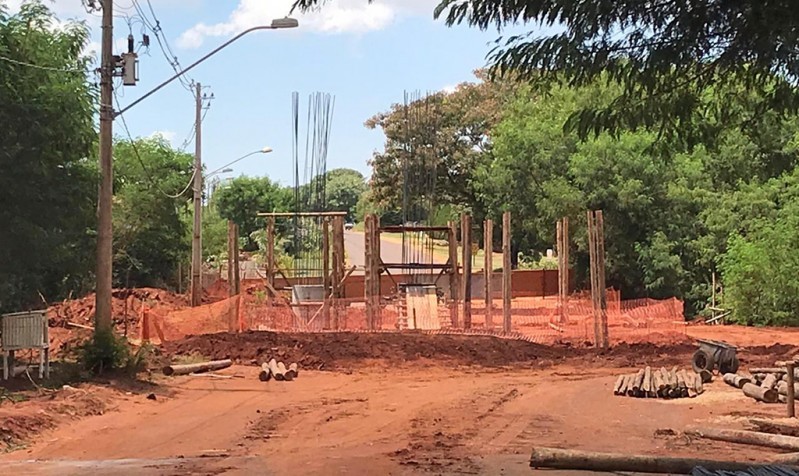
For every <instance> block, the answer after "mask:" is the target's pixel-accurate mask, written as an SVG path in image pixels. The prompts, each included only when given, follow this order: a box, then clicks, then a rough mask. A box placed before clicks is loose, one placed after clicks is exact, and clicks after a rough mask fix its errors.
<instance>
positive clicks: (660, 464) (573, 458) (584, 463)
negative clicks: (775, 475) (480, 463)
mask: <svg viewBox="0 0 799 476" xmlns="http://www.w3.org/2000/svg"><path fill="white" fill-rule="evenodd" d="M697 466H701V467H703V468H705V469H707V470H710V471H745V470H748V469H750V468H753V467H755V468H763V467H766V466H769V463H738V462H732V461H716V460H704V459H694V458H674V457H663V456H650V455H631V454H626V453H598V452H593V451H579V450H564V449H558V448H544V447H535V448H533V453H532V455H531V456H530V467H531V468H551V469H566V470H583V471H604V472H640V473H661V474H691V471H692V470H693V469H694V468H696V467H697ZM792 469H795V468H792Z"/></svg>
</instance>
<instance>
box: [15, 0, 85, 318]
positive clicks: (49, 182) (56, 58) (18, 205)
mask: <svg viewBox="0 0 799 476" xmlns="http://www.w3.org/2000/svg"><path fill="white" fill-rule="evenodd" d="M88 37H89V32H88V30H87V28H86V26H85V25H84V24H79V23H72V22H66V23H64V24H61V25H59V26H58V27H56V24H55V18H54V17H53V15H52V13H51V12H50V11H49V9H48V8H47V7H46V6H45V5H44V4H43V3H42V2H38V1H29V2H24V3H23V4H22V6H21V8H20V11H19V13H17V14H15V15H10V14H8V10H7V7H6V6H5V5H4V4H0V55H2V56H3V57H5V58H10V59H11V60H14V61H18V62H22V63H26V64H33V65H38V66H42V67H47V68H54V69H43V68H35V67H31V66H26V65H25V64H18V63H13V62H11V61H0V123H1V124H3V133H2V134H0V150H2V153H0V204H2V205H0V224H1V225H0V263H2V265H0V312H2V311H13V310H19V309H20V308H24V307H29V306H41V305H42V302H41V299H40V297H39V293H41V295H43V296H45V297H46V298H47V299H49V300H55V299H60V298H62V297H64V296H65V295H66V294H67V293H68V292H69V291H70V290H77V291H80V290H83V289H85V288H86V287H87V285H88V284H89V283H88V281H89V280H90V278H91V273H92V270H93V267H94V264H93V263H94V249H93V244H94V226H95V211H96V207H95V197H96V195H97V167H96V164H95V162H94V160H93V159H92V154H93V152H94V147H93V146H94V143H95V137H96V133H95V130H94V122H93V114H94V112H95V99H96V89H95V88H94V86H93V85H92V84H91V83H90V82H88V81H86V73H85V72H86V71H88V69H89V67H90V59H89V58H88V57H85V56H82V54H81V52H82V49H83V46H84V45H85V44H86V42H87V41H88Z"/></svg>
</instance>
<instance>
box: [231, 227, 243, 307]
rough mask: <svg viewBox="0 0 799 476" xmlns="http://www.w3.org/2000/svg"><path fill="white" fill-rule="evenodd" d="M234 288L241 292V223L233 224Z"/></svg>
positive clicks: (236, 291) (237, 292)
mask: <svg viewBox="0 0 799 476" xmlns="http://www.w3.org/2000/svg"><path fill="white" fill-rule="evenodd" d="M233 285H234V288H233V290H234V291H235V293H236V294H241V266H240V263H239V225H237V224H235V223H234V224H233Z"/></svg>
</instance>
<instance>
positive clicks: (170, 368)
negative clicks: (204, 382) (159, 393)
mask: <svg viewBox="0 0 799 476" xmlns="http://www.w3.org/2000/svg"><path fill="white" fill-rule="evenodd" d="M231 365H233V361H232V360H230V359H226V360H214V361H212V362H202V363H199V364H188V365H167V366H166V367H164V369H163V372H164V375H186V374H193V373H194V372H207V371H209V370H220V369H224V368H227V367H230V366H231Z"/></svg>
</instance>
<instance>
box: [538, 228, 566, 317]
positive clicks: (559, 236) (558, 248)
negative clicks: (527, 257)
mask: <svg viewBox="0 0 799 476" xmlns="http://www.w3.org/2000/svg"><path fill="white" fill-rule="evenodd" d="M555 242H556V243H555V252H556V253H557V254H558V314H559V315H560V322H561V323H562V322H563V305H564V303H563V220H558V223H557V225H556V227H555ZM542 294H543V293H542Z"/></svg>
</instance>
